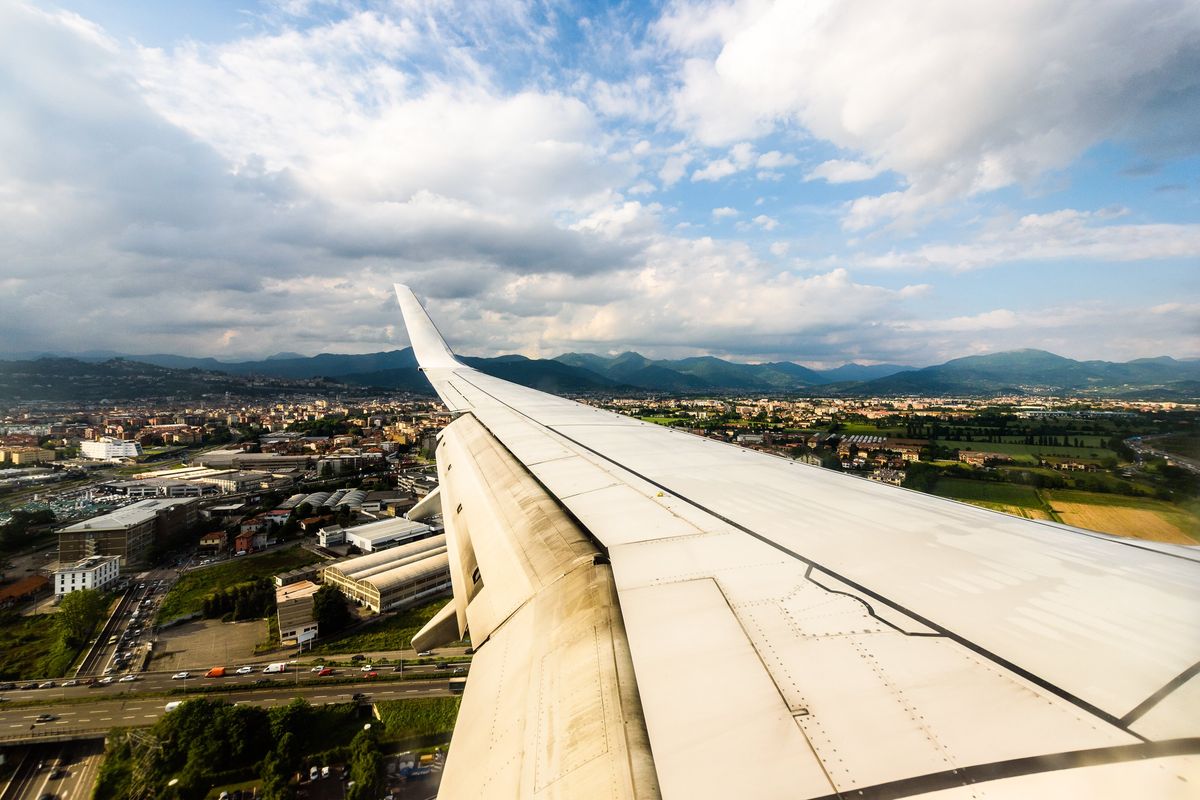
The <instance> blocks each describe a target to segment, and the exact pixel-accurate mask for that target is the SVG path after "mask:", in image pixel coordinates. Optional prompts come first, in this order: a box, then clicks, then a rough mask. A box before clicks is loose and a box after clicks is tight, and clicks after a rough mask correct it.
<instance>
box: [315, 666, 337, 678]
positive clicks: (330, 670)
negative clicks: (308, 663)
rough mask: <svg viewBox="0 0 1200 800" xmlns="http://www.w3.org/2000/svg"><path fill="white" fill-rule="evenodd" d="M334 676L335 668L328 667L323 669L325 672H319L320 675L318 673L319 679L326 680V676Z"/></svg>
mask: <svg viewBox="0 0 1200 800" xmlns="http://www.w3.org/2000/svg"><path fill="white" fill-rule="evenodd" d="M332 674H333V668H332V667H326V668H325V669H323V670H321V671H320V672H318V673H317V677H318V678H324V677H325V676H326V675H332Z"/></svg>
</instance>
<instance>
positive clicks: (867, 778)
mask: <svg viewBox="0 0 1200 800" xmlns="http://www.w3.org/2000/svg"><path fill="white" fill-rule="evenodd" d="M396 293H397V297H398V299H399V302H400V305H401V308H402V310H403V313H404V318H405V323H406V325H407V327H408V331H409V335H410V338H411V340H412V343H413V348H414V350H415V351H416V355H417V359H418V361H419V362H420V364H421V369H422V370H423V371H424V372H425V374H426V376H427V377H428V378H429V380H430V382H431V383H432V384H433V386H434V388H435V390H436V391H437V393H438V395H439V396H440V397H441V398H442V400H443V401H444V402H445V403H446V405H447V406H448V407H449V408H450V409H451V411H452V412H455V413H456V414H457V415H458V416H457V418H456V419H455V420H454V421H453V422H452V423H451V424H450V425H449V426H447V427H446V428H445V430H444V431H443V432H442V433H441V436H440V441H439V445H438V450H437V462H438V477H439V480H440V498H441V509H442V514H443V518H444V521H445V525H446V531H447V537H448V542H449V549H450V551H451V552H452V557H451V562H452V564H453V567H452V579H453V583H454V599H453V600H452V601H451V603H450V605H449V606H447V608H446V609H445V610H444V611H443V613H442V614H439V616H438V618H436V619H435V620H433V621H432V622H431V623H430V625H429V626H427V628H426V629H425V630H424V631H422V632H421V634H419V635H418V637H417V638H416V639H414V644H415V645H416V646H419V647H421V648H422V649H423V648H425V647H428V646H430V645H433V644H438V643H445V642H448V641H452V640H454V639H456V638H457V637H458V636H459V635H461V634H463V633H469V634H470V636H471V641H472V643H473V645H474V647H475V650H476V655H475V661H474V663H473V665H472V669H471V675H470V681H469V684H468V687H467V689H466V692H465V694H464V697H463V702H462V707H461V711H460V714H459V719H458V723H457V725H456V727H455V732H454V737H453V740H452V742H451V746H450V751H449V756H448V760H447V768H446V772H445V775H444V778H443V783H442V786H443V792H442V793H443V796H446V797H455V798H458V797H609V796H613V797H657V796H662V797H667V798H729V797H754V798H776V797H779V798H785V797H786V798H876V799H877V800H882V799H883V798H905V797H937V798H1027V797H1041V796H1066V797H1112V798H1128V797H1189V796H1190V797H1195V796H1197V795H1200V552H1197V550H1195V549H1193V548H1186V547H1174V546H1165V545H1148V544H1145V543H1140V542H1138V541H1136V540H1123V539H1117V538H1114V537H1108V536H1104V535H1100V534H1094V533H1092V532H1089V531H1082V530H1078V529H1073V528H1068V527H1066V526H1061V525H1056V524H1052V523H1043V522H1038V521H1033V520H1023V519H1018V518H1015V517H1010V516H1008V515H1005V514H1000V513H996V512H992V511H988V510H986V509H981V508H976V507H974V506H970V505H966V504H962V503H957V502H954V501H949V500H945V499H941V498H937V497H933V496H929V495H925V494H921V493H918V492H913V491H909V490H906V489H902V488H899V487H895V486H890V485H886V484H881V483H876V482H872V481H866V480H861V479H857V478H854V477H850V476H846V475H842V474H838V473H835V472H831V471H828V470H823V469H820V468H819V467H811V466H808V465H805V464H801V463H798V462H794V461H791V460H788V459H784V458H778V457H775V456H771V455H767V454H764V453H759V452H756V451H752V450H746V449H743V448H739V447H736V446H732V445H729V444H725V443H722V442H717V441H713V440H711V439H706V438H703V437H698V436H693V435H690V434H687V433H683V432H680V431H677V430H673V429H670V428H664V427H661V426H656V425H652V424H647V423H643V422H641V421H639V420H636V419H632V418H629V417H625V416H621V415H618V414H613V413H609V412H607V411H604V410H601V409H597V408H593V407H590V406H587V405H584V404H580V403H576V402H572V401H569V400H566V399H563V398H559V397H554V396H551V395H547V394H544V393H542V392H538V391H534V390H532V389H528V388H525V387H522V386H518V385H515V384H512V383H508V382H506V381H503V380H499V379H497V378H494V377H490V376H488V375H485V374H483V373H480V372H478V371H476V370H474V369H471V368H470V367H467V366H465V365H464V364H462V363H461V362H460V361H458V359H457V358H455V356H454V354H453V352H452V351H451V350H450V348H449V347H447V346H446V344H445V342H444V341H443V339H442V337H441V336H440V335H439V334H438V332H437V330H436V329H435V327H434V325H433V323H432V322H431V321H430V319H429V317H428V315H427V314H426V313H425V310H424V309H423V308H422V306H421V304H420V303H419V302H418V301H417V299H416V298H415V296H414V295H413V294H412V292H411V291H410V290H409V289H407V288H406V287H404V286H400V285H397V286H396Z"/></svg>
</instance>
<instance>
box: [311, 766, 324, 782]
mask: <svg viewBox="0 0 1200 800" xmlns="http://www.w3.org/2000/svg"><path fill="white" fill-rule="evenodd" d="M319 777H321V770H319V769H317V768H316V767H309V768H308V779H309V780H310V781H315V780H316V779H317V778H319Z"/></svg>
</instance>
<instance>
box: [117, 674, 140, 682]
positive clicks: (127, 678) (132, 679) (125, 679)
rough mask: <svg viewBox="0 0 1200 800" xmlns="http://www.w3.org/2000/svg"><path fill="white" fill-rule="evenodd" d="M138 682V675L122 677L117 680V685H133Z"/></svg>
mask: <svg viewBox="0 0 1200 800" xmlns="http://www.w3.org/2000/svg"><path fill="white" fill-rule="evenodd" d="M136 680H137V675H122V676H121V677H119V678H117V683H133V682H134V681H136Z"/></svg>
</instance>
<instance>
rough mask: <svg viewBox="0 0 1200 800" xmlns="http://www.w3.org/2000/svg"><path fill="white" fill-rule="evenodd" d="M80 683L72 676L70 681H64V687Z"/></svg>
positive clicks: (67, 687)
mask: <svg viewBox="0 0 1200 800" xmlns="http://www.w3.org/2000/svg"><path fill="white" fill-rule="evenodd" d="M78 685H79V681H77V680H75V679H74V678H72V679H71V680H69V681H63V682H62V687H63V688H64V689H70V688H71V687H72V686H78Z"/></svg>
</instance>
